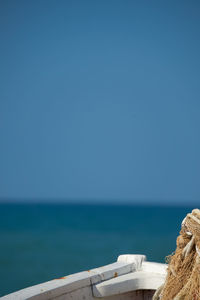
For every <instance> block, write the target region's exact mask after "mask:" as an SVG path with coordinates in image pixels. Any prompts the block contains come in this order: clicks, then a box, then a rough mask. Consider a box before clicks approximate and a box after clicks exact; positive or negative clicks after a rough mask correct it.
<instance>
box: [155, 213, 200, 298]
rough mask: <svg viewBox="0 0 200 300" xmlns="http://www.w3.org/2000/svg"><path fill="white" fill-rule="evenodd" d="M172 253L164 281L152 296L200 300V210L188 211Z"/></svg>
mask: <svg viewBox="0 0 200 300" xmlns="http://www.w3.org/2000/svg"><path fill="white" fill-rule="evenodd" d="M176 244H177V248H176V252H175V254H173V255H171V256H170V261H169V265H168V272H167V277H166V281H165V283H164V284H163V285H162V286H161V287H159V288H158V290H157V291H156V293H155V294H154V296H153V300H200V210H199V209H194V210H193V211H192V213H190V214H187V216H186V217H185V219H184V220H183V222H182V225H181V231H180V235H179V236H178V238H177V241H176Z"/></svg>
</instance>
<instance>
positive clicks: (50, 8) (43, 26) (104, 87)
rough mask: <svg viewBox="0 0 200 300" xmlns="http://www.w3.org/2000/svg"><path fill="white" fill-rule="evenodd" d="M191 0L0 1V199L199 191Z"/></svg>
mask: <svg viewBox="0 0 200 300" xmlns="http://www.w3.org/2000/svg"><path fill="white" fill-rule="evenodd" d="M199 9H200V3H199V1H192V2H191V1H149V0H148V1H126V0H125V1H124V0H123V1H122V0H121V1H118V0H113V1H112V0H106V1H104V0H101V1H97V0H93V1H88V0H86V1H76V0H73V1H62V0H59V1H55V0H54V1H52V0H48V1H41V0H40V1H39V0H34V1H33V0H30V1H20V0H19V1H10V0H5V1H3V0H2V1H1V2H0V40H1V48H0V51H1V55H0V65H1V68H0V80H1V89H0V139H1V147H0V198H1V199H9V198H12V199H14V198H16V199H17V200H19V199H26V201H30V200H29V199H43V200H48V199H62V200H64V199H68V200H73V201H75V200H81V199H84V200H85V199H87V200H88V201H96V200H102V201H107V200H110V201H111V200H112V201H130V202H132V203H135V202H138V201H139V202H142V201H146V202H148V203H152V202H159V203H179V204H191V203H192V202H198V200H199V197H200V184H199V178H200V176H199V175H200V155H199V153H200V139H199V129H200V117H199V113H200V100H199V95H200V85H199V79H200V59H199V53H200V39H199V36H200V18H199Z"/></svg>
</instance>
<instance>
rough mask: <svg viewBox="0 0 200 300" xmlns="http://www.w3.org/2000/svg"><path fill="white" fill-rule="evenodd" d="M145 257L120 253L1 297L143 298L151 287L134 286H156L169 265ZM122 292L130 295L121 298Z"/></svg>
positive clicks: (59, 299) (60, 299)
mask: <svg viewBox="0 0 200 300" xmlns="http://www.w3.org/2000/svg"><path fill="white" fill-rule="evenodd" d="M144 259H145V256H143V255H120V256H119V258H118V261H117V262H115V263H113V264H110V265H107V266H103V267H100V268H96V269H92V270H88V271H84V272H80V273H76V274H72V275H69V276H64V277H62V278H59V279H54V280H51V281H48V282H45V283H42V284H38V285H36V286H32V287H29V288H26V289H23V290H20V291H17V292H15V293H12V294H9V295H6V296H4V297H2V298H1V300H25V299H31V300H50V299H56V300H64V299H65V300H68V299H69V300H73V299H74V300H79V299H80V300H84V299H85V300H95V299H96V298H95V296H96V297H97V296H98V297H101V298H102V300H104V299H105V300H107V296H108V295H109V297H110V296H111V298H109V300H112V298H113V297H114V298H113V300H115V299H116V300H121V299H123V300H125V299H126V300H129V299H134V300H140V298H138V297H139V295H140V294H141V297H142V298H141V299H151V298H148V297H150V296H148V295H150V294H151V293H152V291H149V292H148V291H147V292H145V291H143V292H142V291H141V293H140V294H139V292H135V291H134V289H148V290H149V289H150V290H152V289H156V288H157V286H158V285H161V284H162V283H163V277H164V276H165V269H166V266H164V267H163V265H161V264H157V263H149V262H144ZM138 270H140V271H138ZM141 270H142V271H141ZM133 283H134V284H133ZM92 287H93V289H92ZM93 293H94V294H93ZM122 293H124V294H123V295H124V296H125V295H127V298H121V295H122ZM131 293H132V294H131ZM112 295H113V296H112ZM131 295H133V298H131ZM136 296H137V297H136ZM145 297H147V298H145Z"/></svg>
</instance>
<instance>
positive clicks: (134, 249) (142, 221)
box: [0, 204, 192, 296]
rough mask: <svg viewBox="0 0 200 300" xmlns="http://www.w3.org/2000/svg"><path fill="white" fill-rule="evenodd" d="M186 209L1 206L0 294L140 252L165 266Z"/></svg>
mask: <svg viewBox="0 0 200 300" xmlns="http://www.w3.org/2000/svg"><path fill="white" fill-rule="evenodd" d="M191 209H192V208H190V207H156V206H128V205H116V206H115V205H70V204H59V205H56V204H28V205H26V204H18V205H16V204H1V205H0V296H2V295H4V294H7V293H10V292H13V291H15V290H18V289H21V288H24V287H27V286H30V285H34V284H37V283H40V282H44V281H47V280H51V279H54V278H58V277H61V276H64V275H67V274H71V273H75V272H79V271H83V270H88V269H91V268H94V267H98V266H102V265H106V264H109V263H111V262H114V261H115V260H116V259H117V256H118V255H120V254H126V253H141V254H145V255H147V257H148V260H153V261H158V262H164V261H165V256H167V255H169V254H170V253H172V252H173V251H174V250H175V247H176V246H175V242H176V237H177V235H178V233H179V230H180V224H181V221H182V219H183V218H184V216H185V215H186V213H188V212H189V211H191Z"/></svg>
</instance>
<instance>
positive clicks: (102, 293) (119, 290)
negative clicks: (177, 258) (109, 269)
mask: <svg viewBox="0 0 200 300" xmlns="http://www.w3.org/2000/svg"><path fill="white" fill-rule="evenodd" d="M164 280H165V275H163V274H159V273H151V272H144V271H138V272H134V273H130V274H126V275H122V276H120V277H117V278H113V279H110V280H107V281H104V282H101V283H99V284H95V285H94V286H93V294H94V296H95V297H98V298H102V297H108V296H111V295H118V294H123V293H126V292H129V291H136V290H150V289H152V290H156V289H157V288H158V287H159V286H161V285H162V284H163V282H164Z"/></svg>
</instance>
